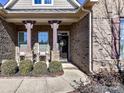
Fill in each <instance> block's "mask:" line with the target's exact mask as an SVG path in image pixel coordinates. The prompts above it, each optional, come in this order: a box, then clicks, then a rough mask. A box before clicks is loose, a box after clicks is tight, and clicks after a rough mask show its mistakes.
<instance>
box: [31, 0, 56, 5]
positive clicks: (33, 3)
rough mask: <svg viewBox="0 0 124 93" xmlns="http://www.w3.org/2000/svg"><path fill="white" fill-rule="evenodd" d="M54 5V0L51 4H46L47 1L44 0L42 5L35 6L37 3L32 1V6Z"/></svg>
mask: <svg viewBox="0 0 124 93" xmlns="http://www.w3.org/2000/svg"><path fill="white" fill-rule="evenodd" d="M53 5H54V0H52V3H51V4H45V0H42V2H41V4H35V1H34V0H32V6H53Z"/></svg>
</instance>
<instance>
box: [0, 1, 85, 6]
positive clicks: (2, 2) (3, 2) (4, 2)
mask: <svg viewBox="0 0 124 93" xmlns="http://www.w3.org/2000/svg"><path fill="white" fill-rule="evenodd" d="M7 1H8V0H0V3H1V4H3V5H4V4H6V3H7ZM78 1H79V2H80V3H83V2H84V0H78Z"/></svg>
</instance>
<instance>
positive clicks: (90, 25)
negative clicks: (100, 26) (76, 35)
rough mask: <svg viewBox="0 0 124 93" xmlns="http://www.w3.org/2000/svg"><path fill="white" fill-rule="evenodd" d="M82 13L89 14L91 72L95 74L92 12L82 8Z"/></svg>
mask: <svg viewBox="0 0 124 93" xmlns="http://www.w3.org/2000/svg"><path fill="white" fill-rule="evenodd" d="M82 11H84V12H87V14H89V71H90V72H91V73H92V74H94V73H95V72H94V71H93V64H92V62H93V60H92V10H87V9H84V8H82Z"/></svg>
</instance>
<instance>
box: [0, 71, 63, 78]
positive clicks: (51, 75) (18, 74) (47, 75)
mask: <svg viewBox="0 0 124 93" xmlns="http://www.w3.org/2000/svg"><path fill="white" fill-rule="evenodd" d="M63 74H64V72H63V71H62V72H57V73H47V74H44V75H32V74H29V75H26V76H22V75H20V73H19V72H18V73H16V74H15V75H12V76H4V75H1V74H0V78H24V77H25V78H40V77H59V76H62V75H63Z"/></svg>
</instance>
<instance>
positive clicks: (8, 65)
mask: <svg viewBox="0 0 124 93" xmlns="http://www.w3.org/2000/svg"><path fill="white" fill-rule="evenodd" d="M17 68H18V66H17V63H16V61H15V60H8V61H5V62H4V63H3V64H2V65H1V74H2V75H6V76H10V75H14V74H15V73H16V72H17Z"/></svg>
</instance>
